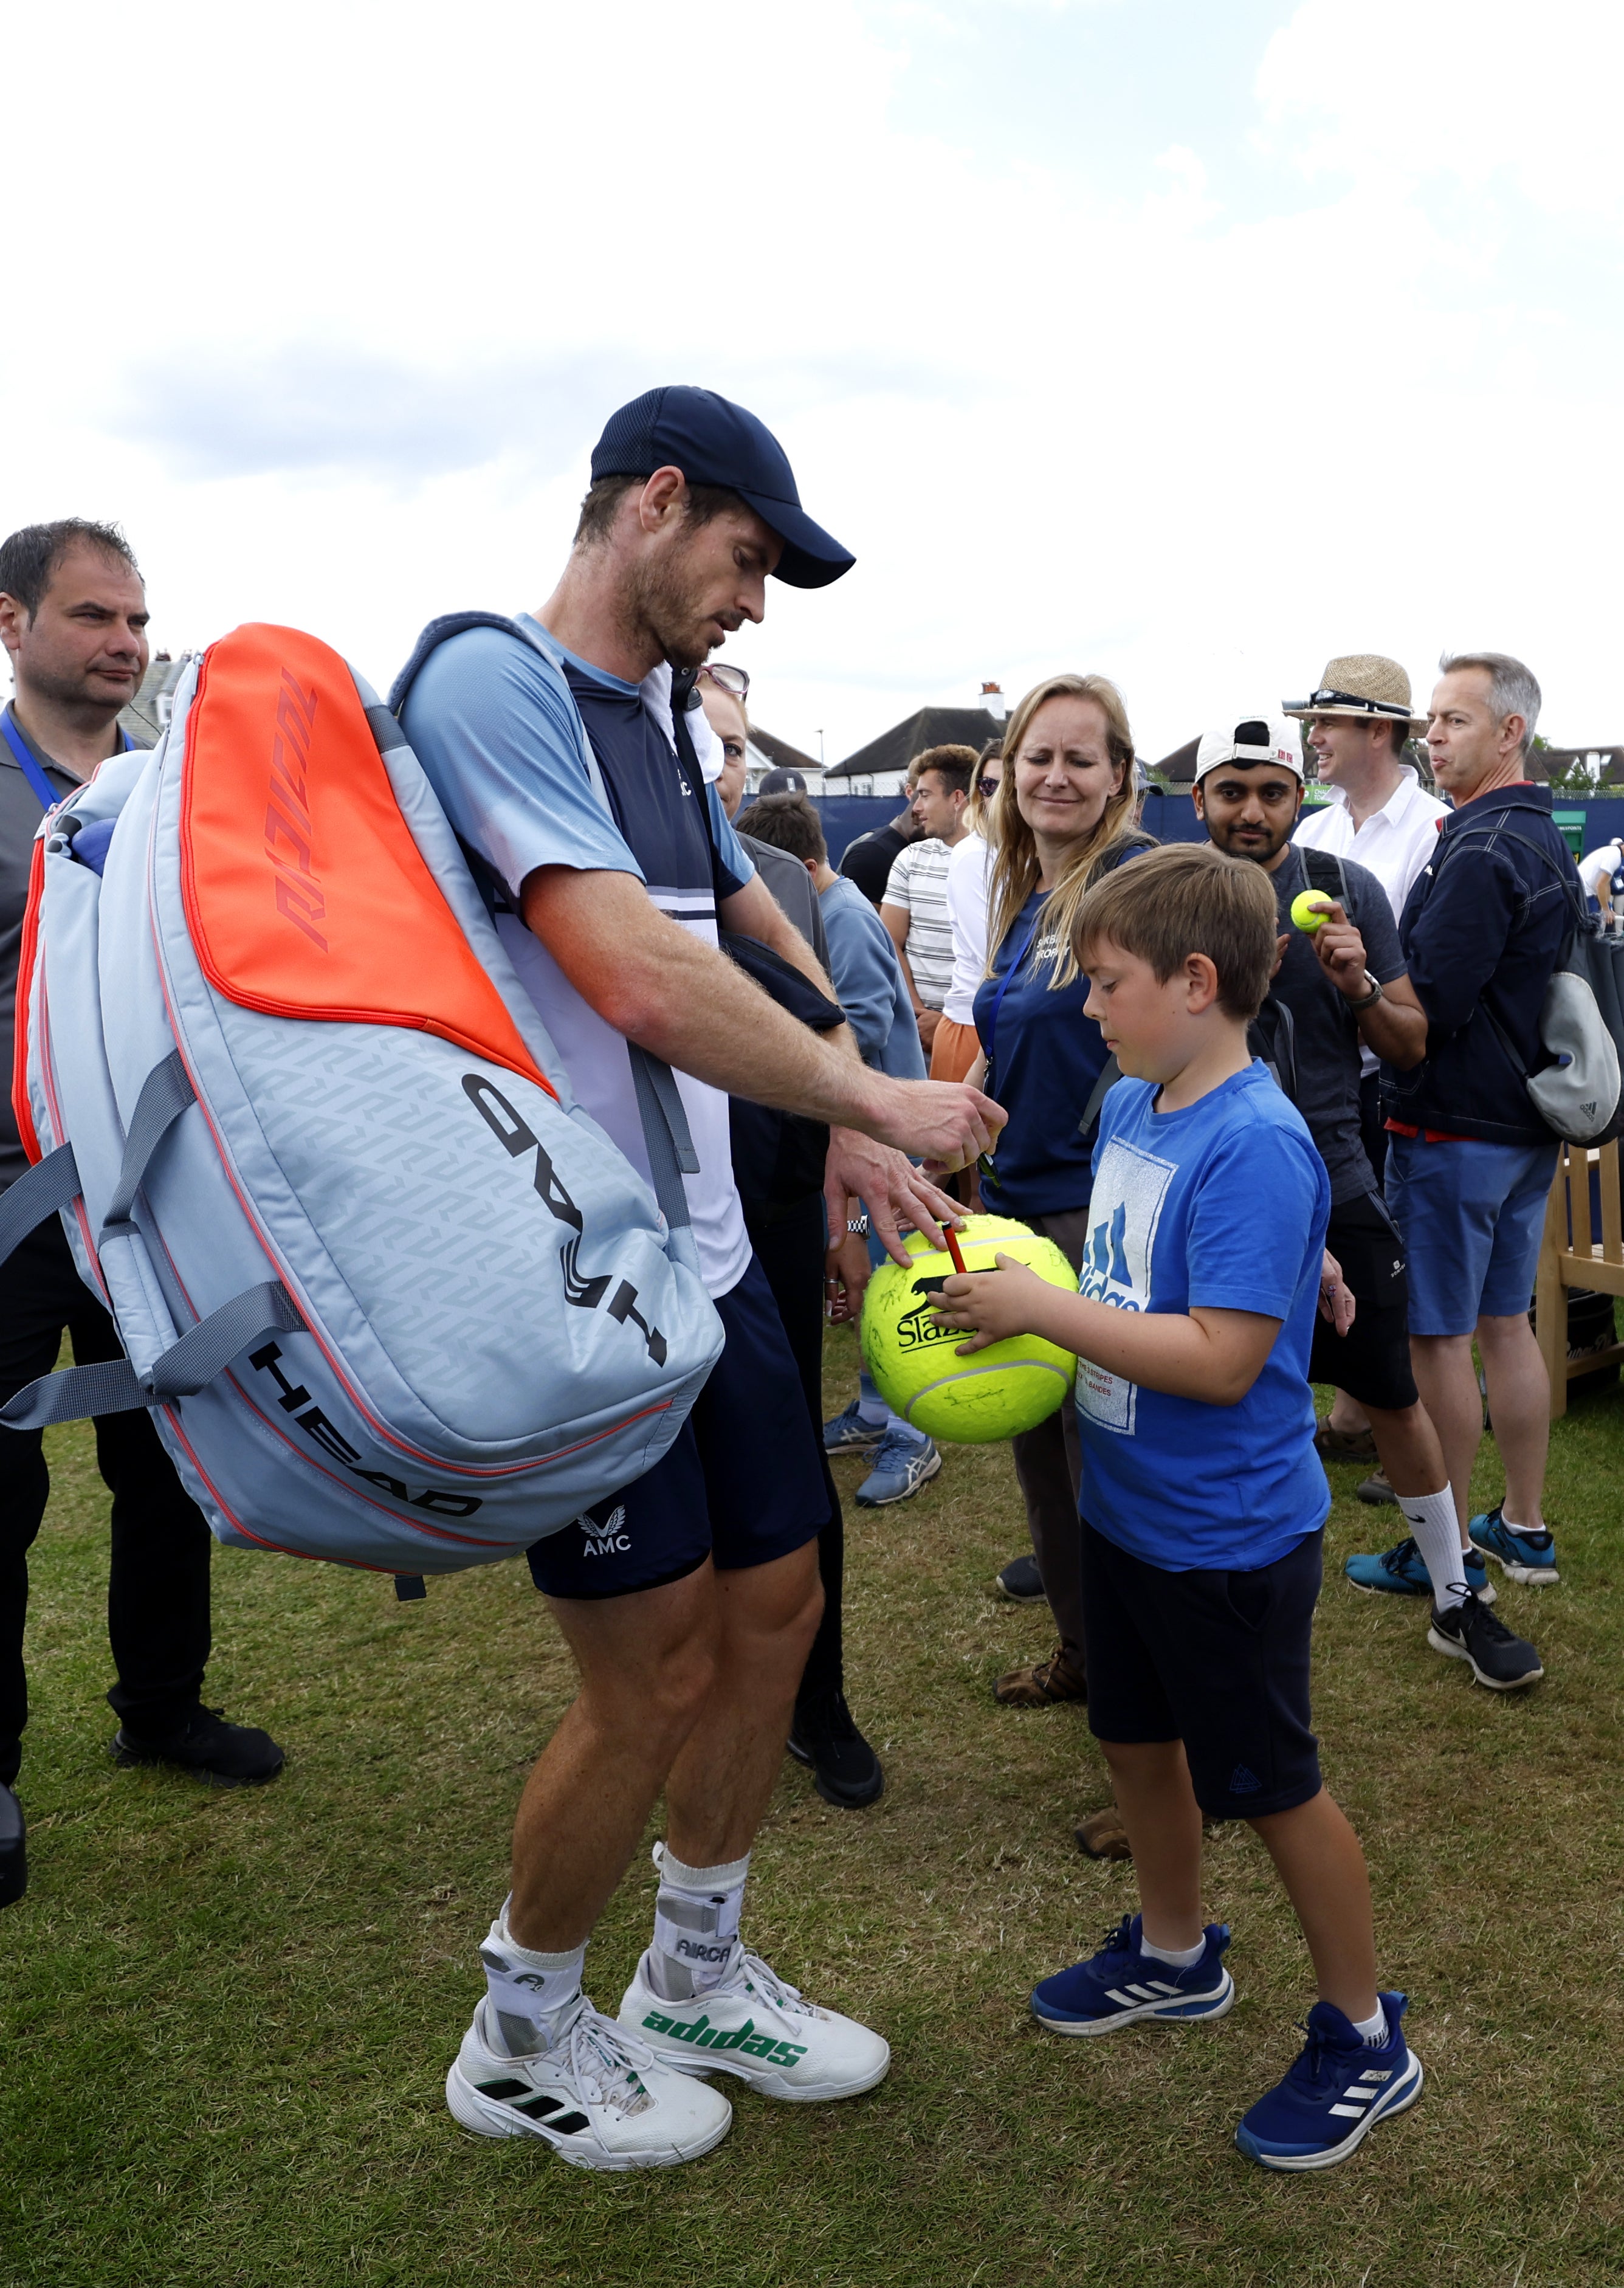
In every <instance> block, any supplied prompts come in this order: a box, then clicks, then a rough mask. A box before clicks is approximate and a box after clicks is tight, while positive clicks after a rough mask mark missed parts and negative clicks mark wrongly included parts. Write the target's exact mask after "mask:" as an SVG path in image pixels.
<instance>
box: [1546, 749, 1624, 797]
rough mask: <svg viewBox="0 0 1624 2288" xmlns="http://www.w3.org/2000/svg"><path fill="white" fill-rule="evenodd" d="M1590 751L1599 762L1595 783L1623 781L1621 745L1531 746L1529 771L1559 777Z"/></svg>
mask: <svg viewBox="0 0 1624 2288" xmlns="http://www.w3.org/2000/svg"><path fill="white" fill-rule="evenodd" d="M1592 755H1595V756H1596V758H1597V759H1599V761H1600V763H1601V766H1602V768H1601V775H1600V777H1599V779H1598V780H1597V784H1598V785H1601V786H1610V787H1611V786H1620V785H1624V747H1534V748H1532V749H1531V750H1530V751H1529V755H1528V775H1529V777H1530V778H1531V779H1536V780H1545V779H1549V778H1550V777H1551V776H1552V775H1553V774H1554V775H1556V776H1557V777H1558V778H1561V777H1564V776H1565V775H1566V774H1567V773H1568V772H1569V771H1571V770H1572V769H1573V766H1574V765H1575V764H1576V763H1583V762H1585V761H1586V760H1587V759H1588V758H1589V757H1590V756H1592Z"/></svg>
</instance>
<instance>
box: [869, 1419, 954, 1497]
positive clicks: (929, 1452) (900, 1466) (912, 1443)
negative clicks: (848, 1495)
mask: <svg viewBox="0 0 1624 2288" xmlns="http://www.w3.org/2000/svg"><path fill="white" fill-rule="evenodd" d="M941 1466H942V1458H941V1456H940V1455H939V1453H938V1452H937V1450H936V1448H935V1445H934V1444H933V1443H932V1442H931V1440H930V1439H929V1438H915V1437H914V1436H912V1435H911V1434H910V1433H908V1432H907V1431H906V1430H902V1431H899V1430H895V1429H891V1430H888V1431H887V1432H886V1434H885V1435H884V1437H883V1439H882V1440H881V1441H880V1443H879V1446H878V1448H877V1449H876V1450H875V1457H874V1467H873V1469H872V1470H870V1471H869V1473H868V1474H867V1477H866V1478H865V1479H864V1480H863V1482H862V1484H861V1485H860V1486H859V1488H858V1490H857V1505H858V1507H859V1508H860V1509H888V1508H889V1507H890V1505H891V1503H892V1502H899V1501H907V1499H908V1498H910V1496H912V1495H914V1494H916V1493H917V1492H918V1491H919V1489H920V1487H921V1486H923V1485H928V1484H929V1483H930V1482H931V1479H932V1478H933V1477H934V1476H935V1475H936V1474H937V1472H938V1471H939V1469H940V1468H941Z"/></svg>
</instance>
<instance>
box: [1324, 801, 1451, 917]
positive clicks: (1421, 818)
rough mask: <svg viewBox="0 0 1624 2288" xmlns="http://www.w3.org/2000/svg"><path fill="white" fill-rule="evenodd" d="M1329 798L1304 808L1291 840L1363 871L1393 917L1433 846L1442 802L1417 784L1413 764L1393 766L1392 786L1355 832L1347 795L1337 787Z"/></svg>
mask: <svg viewBox="0 0 1624 2288" xmlns="http://www.w3.org/2000/svg"><path fill="white" fill-rule="evenodd" d="M1328 791H1329V793H1330V797H1331V799H1330V800H1329V802H1327V803H1321V804H1320V805H1319V806H1318V808H1316V809H1314V810H1311V811H1309V812H1308V813H1307V814H1306V815H1305V816H1304V817H1303V819H1302V820H1301V821H1300V822H1298V826H1297V830H1296V832H1295V834H1294V835H1293V836H1292V840H1293V841H1294V842H1295V843H1298V844H1300V845H1301V846H1302V847H1303V849H1305V850H1329V851H1331V852H1332V853H1333V854H1335V856H1336V857H1338V858H1351V859H1352V860H1353V862H1354V863H1355V865H1358V866H1365V867H1367V868H1368V869H1369V870H1370V871H1371V873H1373V874H1374V876H1375V878H1376V879H1377V881H1378V882H1380V884H1381V885H1382V888H1383V889H1384V890H1385V891H1386V893H1387V902H1388V904H1389V905H1390V906H1391V908H1392V910H1393V919H1394V920H1395V921H1397V920H1398V918H1399V916H1400V915H1401V914H1402V913H1403V911H1404V902H1405V900H1406V898H1407V897H1408V896H1409V894H1410V890H1411V887H1412V886H1413V884H1414V880H1415V878H1416V876H1417V875H1418V874H1419V873H1420V872H1421V870H1422V868H1423V867H1424V866H1426V865H1428V864H1430V861H1431V857H1432V854H1433V852H1434V851H1435V850H1436V849H1437V848H1438V820H1439V819H1440V818H1447V817H1448V815H1449V812H1448V809H1447V806H1446V805H1445V804H1443V803H1441V802H1439V801H1438V799H1437V798H1436V797H1434V796H1432V795H1430V794H1428V793H1427V792H1426V791H1425V790H1424V789H1423V788H1422V783H1421V779H1420V776H1419V775H1418V774H1417V772H1416V769H1415V767H1414V764H1413V763H1400V764H1399V766H1398V786H1397V787H1396V788H1395V790H1393V792H1392V793H1391V794H1390V795H1389V797H1388V798H1387V800H1386V801H1385V802H1384V803H1383V804H1382V807H1381V809H1380V810H1373V811H1372V812H1371V814H1370V816H1369V817H1368V818H1367V820H1366V821H1365V823H1364V824H1363V826H1361V827H1360V828H1359V830H1358V831H1357V832H1356V831H1355V830H1354V825H1353V818H1352V814H1351V812H1350V811H1349V808H1348V798H1347V796H1346V795H1345V794H1344V793H1343V790H1342V789H1341V788H1340V787H1332V788H1330V789H1329V790H1328Z"/></svg>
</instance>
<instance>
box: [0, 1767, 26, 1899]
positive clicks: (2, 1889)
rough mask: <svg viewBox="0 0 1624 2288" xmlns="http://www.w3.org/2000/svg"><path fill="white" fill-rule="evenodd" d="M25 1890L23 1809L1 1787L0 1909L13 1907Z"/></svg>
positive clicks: (5, 1789) (8, 1792)
mask: <svg viewBox="0 0 1624 2288" xmlns="http://www.w3.org/2000/svg"><path fill="white" fill-rule="evenodd" d="M27 1889H28V1833H27V1830H26V1829H25V1828H24V1826H23V1823H22V1806H21V1805H20V1803H19V1802H18V1800H17V1799H16V1797H15V1796H14V1795H13V1794H12V1791H11V1789H10V1788H9V1787H6V1786H4V1784H0V1907H14V1906H15V1905H16V1903H17V1902H18V1900H19V1899H20V1898H21V1896H22V1895H23V1893H24V1892H25V1891H26V1890H27Z"/></svg>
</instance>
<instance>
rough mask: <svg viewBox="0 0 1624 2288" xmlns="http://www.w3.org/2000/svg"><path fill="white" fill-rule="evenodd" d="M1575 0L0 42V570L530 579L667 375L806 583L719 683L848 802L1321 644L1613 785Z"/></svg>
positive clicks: (26, 24) (502, 598) (332, 633)
mask: <svg viewBox="0 0 1624 2288" xmlns="http://www.w3.org/2000/svg"><path fill="white" fill-rule="evenodd" d="M1621 27H1624V12H1620V9H1619V8H1618V7H1617V5H1616V4H1614V5H1611V6H1609V5H1602V4H1595V0H1541V5H1540V6H1538V7H1537V8H1530V7H1527V6H1526V5H1524V4H1516V5H1513V4H1511V0H1306V4H1303V5H1292V4H1290V0H1224V4H1222V5H1217V4H1215V0H1071V4H1067V0H953V4H949V5H946V6H942V7H931V6H925V5H917V4H903V0H888V4H881V0H873V4H867V0H754V4H751V5H749V6H742V5H729V4H721V0H709V4H707V5H705V6H702V7H701V6H697V5H693V4H690V0H650V4H645V0H592V4H591V5H590V7H587V6H582V7H579V8H574V9H565V8H563V7H560V6H558V5H557V4H551V0H541V4H535V0H533V4H529V5H526V6H519V5H511V4H508V0H461V4H460V5H459V6H458V7H456V8H455V9H452V8H448V7H446V6H445V5H443V4H441V0H437V4H434V5H424V4H421V0H391V4H390V5H388V6H386V7H385V6H383V5H381V4H375V0H364V4H346V0H319V4H311V0H280V4H278V5H277V6H276V7H274V8H272V9H247V8H229V9H227V8H222V7H220V6H219V5H218V0H213V4H209V5H202V4H176V0H154V4H150V5H148V6H147V7H146V8H145V9H143V10H142V11H141V12H139V16H131V13H130V12H129V10H128V9H127V8H126V7H123V6H120V7H116V8H115V7H113V6H110V5H107V4H105V0H81V4H79V5H76V6H75V7H74V8H73V9H71V10H70V9H67V8H50V7H35V8H31V9H28V10H27V11H23V10H20V11H19V12H18V14H17V16H16V17H15V18H12V19H9V20H8V22H7V28H6V35H5V45H4V56H5V94H6V100H5V107H4V108H5V127H6V173H7V179H8V182H9V184H10V187H11V198H10V201H9V205H8V230H7V234H6V256H7V263H6V279H7V295H6V322H5V325H4V335H3V337H0V343H3V346H0V406H3V408H4V423H5V428H4V434H5V440H6V446H7V449H6V451H5V454H4V462H3V464H0V517H3V519H4V526H3V528H4V529H7V530H9V529H11V528H12V527H14V526H15V525H18V524H20V523H24V522H28V521H31V520H35V519H36V518H44V517H50V516H55V515H61V514H67V513H78V514H86V515H92V516H105V517H114V518H117V519H118V520H121V521H122V522H123V525H124V527H125V528H126V529H127V531H128V533H129V535H130V537H131V542H132V543H133V544H134V546H135V549H136V551H137V553H138V554H139V558H140V560H141V562H142V566H143V568H144V570H145V571H146V573H147V580H148V585H149V592H150V598H151V602H152V606H153V611H154V635H155V637H156V638H157V639H158V640H159V641H160V642H162V643H163V644H165V645H167V646H168V647H170V648H171V649H175V650H178V649H180V648H181V647H186V646H200V645H202V644H204V643H206V642H208V641H210V640H211V639H212V638H213V637H215V636H217V635H218V634H220V633H222V632H224V631H225V630H226V629H227V628H229V627H231V626H233V625H234V624H236V623H237V622H238V621H240V620H244V619H275V620H281V621H286V622H290V623H293V624H297V625H300V626H302V627H305V628H309V629H312V630H313V631H314V632H317V633H318V634H320V635H321V636H323V637H325V638H327V639H328V640H329V641H330V642H332V643H334V644H335V645H337V647H340V648H341V649H343V650H344V651H345V652H346V653H347V654H348V655H349V656H350V657H351V658H352V659H353V661H354V662H355V663H356V665H357V666H358V667H360V669H361V670H362V671H363V672H364V673H366V674H367V675H368V676H369V677H370V678H371V679H373V680H374V681H375V682H376V683H378V684H380V685H384V684H386V683H387V682H388V680H389V679H390V677H391V676H392V673H393V671H394V670H395V668H396V667H397V666H398V665H399V663H400V660H401V659H402V657H403V656H404V655H405V653H406V652H407V650H408V648H409V646H410V643H411V640H412V638H413V636H414V635H415V633H416V630H417V629H418V627H419V626H420V625H421V624H422V623H423V622H424V621H425V620H426V619H428V618H430V617H431V616H433V615H434V614H435V613H438V612H441V611H447V610H451V609H455V608H460V607H466V606H483V607H487V608H504V609H511V608H515V607H518V606H524V605H534V604H535V603H537V602H539V601H540V600H541V599H542V598H543V596H544V595H545V594H546V593H547V592H548V590H549V589H550V588H551V584H552V581H553V577H554V576H555V574H556V570H557V568H558V563H559V561H560V559H561V557H562V554H563V552H564V550H565V548H566V545H567V543H568V538H569V534H570V531H571V529H572V520H573V516H574V507H575V504H576V503H577V502H578V500H579V497H580V495H581V493H582V490H583V489H584V485H585V481H586V466H587V460H588V457H589V454H590V449H591V444H592V441H593V438H594V437H595V436H596V434H597V433H598V429H599V428H600V427H601V425H602V423H603V419H604V417H605V416H606V413H607V412H608V411H609V410H610V409H612V408H613V407H614V405H615V404H617V403H619V402H621V401H623V400H624V399H626V398H628V397H630V396H632V395H634V394H636V393H638V392H639V391H641V390H643V389H645V388H647V387H649V386H651V385H654V383H656V382H661V381H694V382H700V383H703V384H705V385H709V386H711V387H714V388H717V389H720V390H722V391H724V392H725V393H727V394H728V395H730V396H733V397H736V398H738V399H740V400H741V401H743V402H744V403H746V404H748V405H749V406H750V407H751V408H752V409H754V410H755V411H757V413H759V414H760V415H761V416H762V417H764V419H765V420H766V421H767V422H768V423H769V425H771V426H772V428H773V429H774V430H775V431H776V432H777V433H778V434H779V436H780V438H781V439H782V441H783V442H784V444H785V445H786V447H787V449H788V452H789V454H790V457H791V459H792V461H793V463H794V465H795V468H796V475H797V478H798V480H799V482H800V488H801V494H802V498H803V500H804V502H805V504H806V505H807V507H808V508H809V509H810V510H811V512H812V514H813V515H814V516H816V517H817V518H818V519H819V520H820V521H821V522H823V523H824V524H826V525H827V526H828V528H829V529H830V530H832V531H833V532H834V533H835V534H836V535H837V536H838V537H839V538H840V539H841V540H842V541H843V542H844V544H846V545H847V546H848V547H850V548H851V549H852V550H853V551H854V552H855V554H856V556H857V560H858V561H857V566H856V568H855V570H854V571H852V573H851V574H849V575H848V576H847V577H846V578H845V579H844V580H843V581H841V582H840V583H839V584H838V585H836V587H834V588H831V589H826V590H822V591H819V592H812V593H802V592H797V591H796V590H793V589H788V588H785V587H782V586H781V585H780V584H779V583H777V582H771V583H769V614H768V618H767V621H766V623H765V624H764V626H762V627H761V628H758V629H749V630H746V631H744V632H742V633H741V635H740V636H738V637H737V638H735V639H734V640H733V643H732V645H731V646H730V647H729V652H728V656H730V657H734V658H737V659H739V660H740V661H741V662H742V663H744V664H745V665H746V666H748V667H749V670H750V671H751V674H752V677H753V678H754V679H755V685H756V687H755V691H754V693H753V695H752V697H753V704H754V711H755V713H756V715H757V719H758V720H759V721H760V722H761V723H763V724H764V726H765V727H768V728H769V729H772V730H774V731H776V732H778V733H779V734H780V735H782V736H785V737H787V738H789V739H792V740H794V741H795V742H796V743H797V744H799V745H801V746H803V747H805V748H807V749H809V750H810V751H812V753H813V754H815V753H816V752H817V751H818V735H819V732H820V729H821V731H822V732H823V734H824V736H825V742H826V748H827V753H828V759H829V761H831V762H833V761H835V760H836V759H838V758H840V757H841V756H844V755H845V754H847V753H849V752H850V751H852V749H853V748H855V747H857V746H860V745H861V744H863V743H865V742H866V741H867V740H868V739H870V738H872V737H874V736H875V735H877V734H878V733H879V732H880V731H882V730H883V729H884V728H885V727H887V726H888V725H889V724H890V723H891V722H893V721H895V720H896V719H898V718H899V717H900V716H902V715H904V714H906V713H908V712H910V711H912V710H913V709H914V708H915V707H917V706H920V705H922V704H924V703H927V702H944V703H970V702H971V701H972V700H973V698H974V695H975V694H976V693H977V691H978V688H979V686H980V683H981V680H982V679H983V678H996V679H998V680H999V681H1001V682H1002V685H1003V687H1004V688H1005V690H1006V692H1008V693H1010V695H1011V696H1013V695H1015V694H1017V693H1018V692H1019V691H1020V690H1021V689H1023V688H1024V687H1026V685H1027V684H1029V683H1030V682H1032V681H1034V679H1036V678H1037V677H1038V676H1039V675H1042V674H1046V673H1050V672H1053V671H1058V670H1061V669H1081V670H1094V671H1103V672H1105V673H1106V674H1109V675H1112V676H1114V677H1115V678H1116V679H1118V681H1119V682H1120V683H1121V687H1122V689H1123V692H1124V694H1125V695H1126V698H1127V701H1128V706H1129V714H1130V717H1131V719H1132V721H1133V725H1134V727H1135V731H1136V735H1137V740H1138V743H1139V746H1140V749H1141V751H1142V752H1143V753H1145V755H1147V756H1148V757H1150V758H1151V759H1155V758H1156V757H1157V756H1159V755H1161V754H1162V753H1164V752H1166V751H1168V749H1170V748H1172V747H1174V746H1176V745H1177V744H1178V743H1181V742H1182V741H1183V740H1184V739H1185V738H1187V737H1189V736H1190V735H1192V733H1193V732H1194V731H1196V730H1197V729H1198V728H1199V727H1200V724H1201V722H1202V720H1203V719H1204V718H1205V717H1208V716H1213V717H1221V716H1222V715H1223V714H1224V711H1225V709H1226V708H1228V707H1230V706H1232V705H1233V706H1236V707H1238V708H1240V709H1241V710H1242V711H1247V710H1251V709H1255V708H1256V706H1257V705H1259V704H1261V703H1276V702H1278V701H1279V699H1280V698H1281V697H1282V696H1301V695H1304V694H1306V693H1307V692H1308V691H1309V690H1310V689H1311V687H1312V686H1313V684H1314V683H1315V681H1316V680H1317V679H1318V678H1319V673H1320V670H1321V668H1322V666H1323V664H1324V663H1325V660H1326V658H1327V655H1330V654H1333V653H1338V652H1344V651H1362V650H1377V651H1385V652H1389V653H1391V654H1393V655H1396V656H1398V658H1400V659H1401V660H1403V662H1404V663H1405V664H1406V667H1407V668H1408V670H1409V672H1410V675H1411V678H1412V679H1413V681H1414V684H1415V686H1416V687H1417V692H1418V695H1424V693H1425V692H1426V691H1427V690H1428V689H1429V688H1430V682H1431V678H1432V671H1433V666H1434V663H1435V662H1436V659H1437V656H1438V651H1439V649H1440V648H1441V647H1444V646H1450V647H1466V646H1474V645H1486V646H1492V647H1498V648H1503V649H1507V650H1511V651H1515V652H1517V653H1520V654H1521V655H1523V656H1524V657H1525V658H1526V659H1527V661H1528V662H1529V663H1530V664H1531V665H1532V666H1533V669H1534V671H1535V672H1536V674H1537V675H1538V676H1539V677H1540V679H1541V682H1542V684H1543V686H1544V689H1545V695H1546V711H1545V717H1544V720H1543V724H1542V728H1543V729H1544V730H1545V731H1546V733H1547V734H1548V735H1549V736H1550V737H1552V738H1553V739H1556V740H1557V741H1558V742H1561V743H1578V742H1584V741H1588V742H1593V743H1594V742H1606V743H1612V742H1617V741H1620V740H1624V669H1621V666H1620V658H1619V649H1618V643H1617V638H1616V632H1615V623H1616V617H1617V602H1616V592H1617V584H1618V583H1617V574H1616V569H1615V562H1614V558H1615V551H1616V544H1617V534H1618V532H1619V528H1620V405H1619V396H1620V390H1619V360H1620V255H1621V252H1624V168H1621V167H1620V162H1619V158H1618V154H1617V147H1616V144H1617V121H1618V116H1619V109H1620V98H1621V96H1624V87H1621V85H1620V61H1621V51H1624V29H1621Z"/></svg>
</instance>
